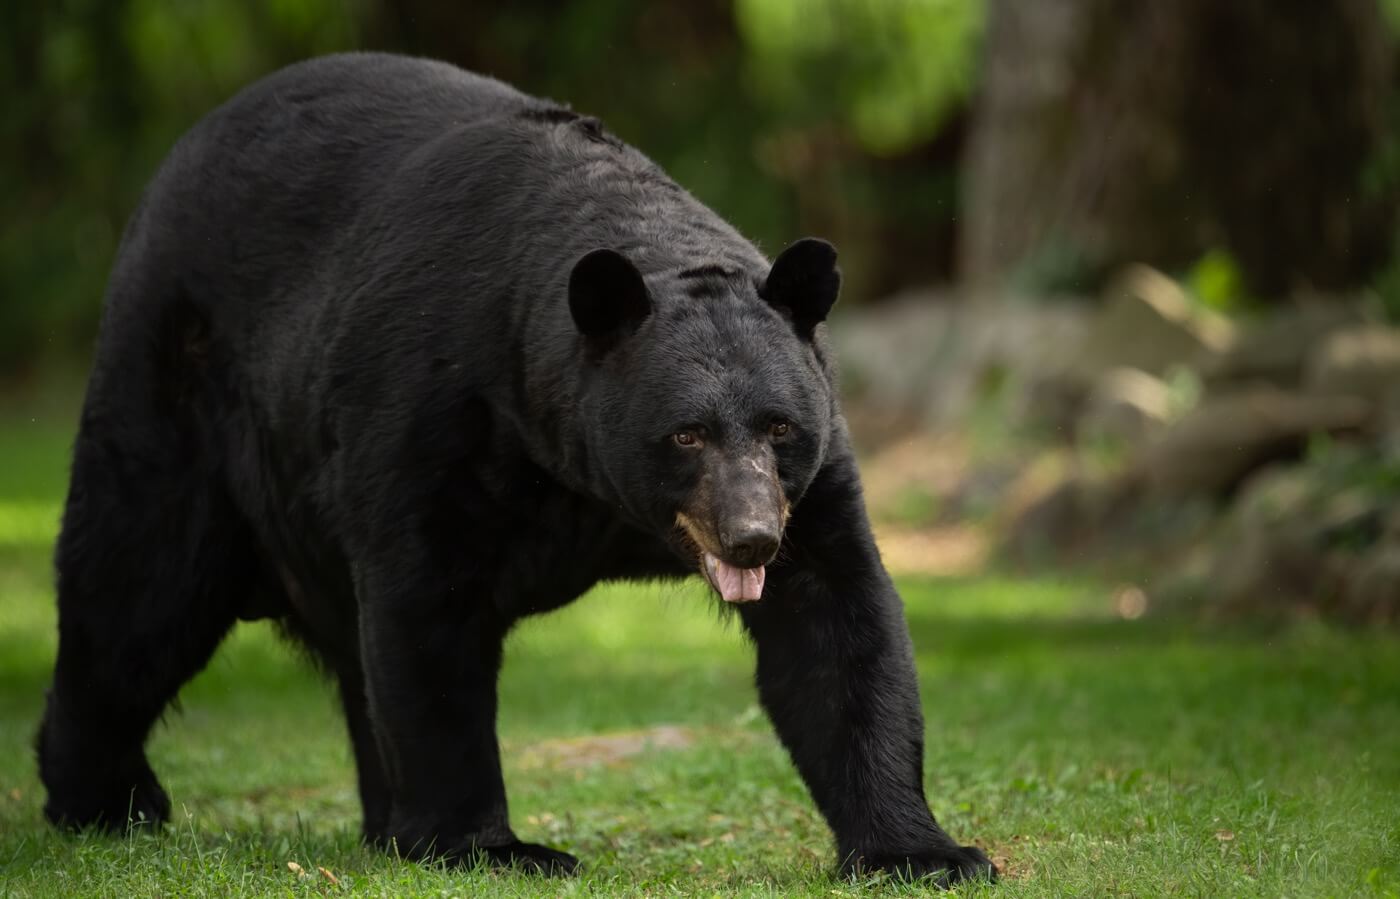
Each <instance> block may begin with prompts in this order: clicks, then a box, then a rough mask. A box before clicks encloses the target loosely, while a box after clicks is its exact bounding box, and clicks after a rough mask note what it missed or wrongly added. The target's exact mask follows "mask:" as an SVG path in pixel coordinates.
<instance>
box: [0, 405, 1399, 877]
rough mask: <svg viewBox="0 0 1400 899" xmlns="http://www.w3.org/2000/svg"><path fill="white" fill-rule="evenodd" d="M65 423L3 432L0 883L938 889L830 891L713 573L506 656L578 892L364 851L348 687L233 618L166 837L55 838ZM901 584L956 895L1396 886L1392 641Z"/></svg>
mask: <svg viewBox="0 0 1400 899" xmlns="http://www.w3.org/2000/svg"><path fill="white" fill-rule="evenodd" d="M66 421H67V419H65V418H63V417H62V416H58V417H56V418H52V419H50V418H44V417H32V416H19V415H10V416H8V417H4V418H0V894H13V895H20V896H29V895H37V896H43V895H53V896H60V895H61V896H68V895H84V894H85V895H110V896H154V895H163V896H170V895H181V896H185V895H191V896H193V895H217V896H225V895H279V896H281V895H286V896H295V895H330V894H336V893H347V894H349V893H356V894H365V895H383V896H399V895H430V896H439V895H441V896H469V895H470V896H483V895H485V896H490V895H540V894H548V895H569V894H580V893H586V894H614V893H616V894H625V895H663V894H682V895H715V894H721V895H729V894H743V895H771V896H788V895H823V896H829V895H855V894H858V893H860V894H880V895H887V894H891V893H907V892H915V891H917V890H916V889H915V888H910V887H906V886H901V885H896V884H891V883H887V882H880V881H867V882H860V883H857V882H851V881H841V880H833V879H831V877H830V875H829V870H830V866H831V862H832V850H831V846H830V843H829V837H828V835H827V832H826V829H825V826H824V825H823V823H822V822H821V820H820V819H819V818H818V816H817V814H816V813H815V811H814V810H813V808H812V806H811V804H810V802H809V800H808V798H807V796H806V794H805V791H804V790H803V788H802V785H801V783H800V782H799V781H798V779H797V777H796V775H795V774H794V773H793V771H792V769H791V767H790V765H789V764H788V762H787V761H786V759H785V757H784V755H783V753H782V750H781V748H780V747H779V746H778V745H777V744H776V742H775V741H774V739H773V737H772V736H771V733H770V731H769V729H768V727H767V724H766V722H765V721H764V719H763V717H762V715H761V714H760V713H759V711H758V709H757V708H756V705H755V696H754V691H753V688H752V686H751V684H750V673H749V672H750V666H751V661H752V660H751V653H750V650H749V649H748V648H747V647H746V646H745V644H744V642H743V640H742V639H741V637H740V635H739V634H738V633H737V632H736V631H735V629H733V628H732V627H727V626H725V625H724V624H723V623H722V622H721V621H720V620H719V619H718V616H716V615H715V614H714V612H713V603H712V601H710V600H709V599H708V598H706V597H705V596H704V595H703V593H702V591H701V590H700V589H698V587H696V586H694V585H690V586H680V587H671V588H660V589H658V588H630V587H628V588H623V587H609V588H605V589H600V590H597V591H595V592H594V593H593V594H591V595H589V596H587V597H585V598H584V599H582V600H581V601H579V602H578V603H576V604H575V605H573V606H572V607H570V608H569V609H567V610H565V611H563V612H561V613H558V614H556V615H553V616H549V617H546V618H544V619H541V620H538V621H532V622H528V623H526V624H525V625H523V626H522V627H521V628H520V629H519V631H518V633H517V634H516V635H515V636H514V637H513V639H512V641H511V644H510V650H509V657H508V661H507V663H506V669H505V674H504V678H503V683H502V688H501V692H502V709H503V711H502V715H501V732H502V735H503V739H504V743H505V752H504V755H505V759H506V768H507V772H506V773H507V781H508V784H509V787H510V790H511V799H512V803H513V804H512V811H513V816H514V820H515V823H516V828H517V830H518V831H519V832H520V834H521V835H522V836H523V837H524V838H526V839H536V840H542V841H547V842H550V843H553V844H555V845H558V846H561V847H562V848H565V849H568V850H569V851H572V852H574V853H576V854H578V855H579V856H581V857H582V858H583V859H584V862H585V865H586V870H585V873H584V875H583V876H582V877H580V878H578V879H576V880H572V881H567V882H562V883H560V882H548V883H546V882H541V881H537V880H531V879H528V878H523V877H519V876H514V875H503V874H495V873H489V872H449V871H444V870H441V869H436V868H430V867H422V866H418V865H414V864H411V863H406V862H400V861H397V860H395V859H392V858H389V857H386V856H383V855H380V854H377V853H375V852H371V851H368V850H365V849H362V848H361V847H360V846H359V845H358V844H357V842H356V838H355V828H356V823H357V815H358V807H357V801H356V797H355V793H354V789H353V769H352V765H351V760H350V755H349V751H348V748H347V744H346V740H345V736H344V730H343V726H342V724H341V722H340V720H339V718H338V716H337V714H336V712H335V711H334V703H333V696H332V694H331V692H330V690H329V689H328V688H327V687H326V686H325V685H324V684H323V683H322V682H320V680H319V679H318V678H317V676H315V675H314V674H313V673H312V672H311V671H310V669H309V668H308V666H307V665H306V664H305V663H304V662H303V661H301V660H300V659H299V658H298V657H297V655H296V653H294V652H292V651H290V650H289V649H288V648H286V647H285V646H284V645H283V644H281V643H280V642H279V641H278V640H277V639H276V638H275V636H274V635H273V633H272V631H271V630H270V629H269V628H268V627H266V626H264V625H243V626H241V627H240V628H239V630H238V631H237V632H236V633H235V635H234V636H233V638H232V639H231V640H230V641H229V643H228V644H227V645H226V646H225V647H224V649H223V650H222V651H221V652H220V654H219V655H218V656H217V657H216V658H215V660H214V661H213V663H212V664H211V665H210V667H209V669H208V670H207V671H206V672H205V673H204V674H203V675H202V676H201V677H200V678H199V679H198V680H197V681H195V682H194V683H192V684H191V685H190V686H189V687H188V688H187V689H186V690H185V691H184V693H183V696H182V706H183V711H182V712H179V713H172V714H171V715H170V716H169V720H168V721H167V723H166V724H165V725H163V726H160V727H159V728H158V729H157V733H156V735H155V737H154V739H153V740H152V743H151V746H150V754H151V757H152V760H153V764H154V766H155V768H156V769H157V771H158V772H159V773H160V774H161V776H162V778H163V779H164V782H165V785H166V787H167V788H168V790H169V791H170V794H171V796H172V798H173V800H174V803H175V808H176V817H175V821H174V823H173V825H172V826H170V827H168V828H167V829H166V830H165V831H164V832H162V833H157V834H140V835H137V836H136V837H134V838H132V839H119V838H111V837H100V836H78V837H74V836H68V835H63V834H59V833H56V832H54V831H53V830H51V829H50V828H48V827H47V826H46V825H45V824H44V822H43V820H42V818H41V815H40V807H41V805H42V791H41V789H40V787H39V784H38V781H37V778H36V776H35V771H34V764H33V759H32V753H31V750H30V740H31V735H32V732H33V729H34V725H35V721H36V720H37V717H38V715H39V712H40V708H41V702H42V696H43V690H44V687H45V684H46V681H47V676H48V667H49V665H50V663H51V659H52V653H53V646H54V644H53V612H52V591H51V586H50V574H49V567H48V565H49V563H48V554H49V544H50V542H51V539H52V533H53V529H54V523H55V521H56V520H57V513H58V503H59V497H60V494H61V489H62V483H63V472H64V467H65V464H66V459H65V457H66V452H67V443H68V433H67V431H66V429H65V427H64V422H66ZM901 587H902V590H903V593H904V596H905V599H906V601H907V603H908V608H909V617H910V622H911V625H912V627H913V631H914V639H915V643H916V645H917V648H918V654H919V669H920V672H921V677H922V685H923V696H924V702H925V708H926V713H927V719H928V747H929V748H928V759H927V786H928V792H929V796H930V797H931V799H932V802H933V805H934V810H935V812H936V813H938V815H939V817H940V820H941V821H942V822H943V823H944V825H945V826H946V827H947V828H948V829H949V830H950V831H951V832H952V833H954V834H955V835H957V836H958V837H960V838H963V839H965V840H975V841H976V842H978V843H979V844H980V845H982V846H983V847H985V848H987V849H988V850H989V852H990V853H991V854H993V855H994V856H997V857H999V858H1000V859H1002V860H1003V863H1004V866H1005V867H1006V869H1007V871H1008V874H1009V876H1008V877H1007V878H1006V879H1005V880H1004V881H1003V882H1002V883H1001V884H1000V885H998V886H995V887H991V888H983V887H976V888H965V889H964V890H962V891H961V892H962V894H963V895H970V894H976V895H996V896H1008V897H1011V896H1063V895H1085V896H1102V895H1134V896H1141V895H1191V896H1245V895H1260V896H1285V895H1288V896H1346V895H1386V896H1396V895H1398V894H1400V639H1397V638H1396V637H1395V636H1394V635H1377V634H1361V633H1343V632H1339V631H1335V630H1331V629H1328V628H1325V627H1322V626H1319V625H1302V624H1300V625H1294V626H1292V627H1290V628H1288V629H1285V630H1273V631H1270V632H1267V633H1251V632H1250V631H1247V630H1243V629H1228V630H1205V629H1203V628H1198V627H1192V626H1188V625H1184V624H1181V623H1173V622H1166V621H1157V620H1154V619H1152V618H1151V617H1150V616H1149V617H1148V618H1145V619H1141V620H1136V621H1123V620H1119V619H1117V618H1116V617H1114V615H1113V614H1112V604H1111V601H1110V598H1109V591H1108V590H1107V589H1106V588H1104V587H1103V586H1100V585H1095V584H1093V583H1085V582H1076V581H1065V582H1052V581H1047V580H1035V581H1027V580H1015V579H1010V578H1006V577H999V576H985V577H979V578H975V579H961V580H936V579H906V580H903V581H902V582H901ZM658 724H674V725H680V726H683V727H685V728H687V729H688V733H690V735H691V736H692V743H691V744H690V745H689V746H688V747H684V748H679V749H655V750H652V751H649V752H644V753H642V754H640V755H635V756H632V757H629V758H625V759H621V760H613V761H610V762H605V763H599V764H577V762H578V761H579V757H580V756H583V757H585V758H586V757H587V756H588V752H589V748H588V746H589V744H587V743H578V742H577V741H576V738H579V737H581V736H584V735H589V734H609V733H614V732H619V731H630V730H636V729H639V728H645V727H650V726H654V725H658ZM570 741H574V742H570ZM541 747H543V749H542V748H541ZM570 749H572V750H573V751H572V752H570V751H568V750H570ZM288 862H296V863H297V864H298V865H300V866H301V868H302V870H303V871H304V872H305V875H304V876H300V877H299V876H298V875H297V874H296V873H294V872H293V871H292V870H291V869H289V867H288ZM318 867H324V868H325V869H327V870H328V871H330V872H332V874H333V875H334V876H335V877H336V878H337V879H338V885H337V884H333V883H332V882H331V881H330V880H329V879H327V878H326V877H325V876H324V875H322V874H321V873H319V872H318V870H317V868H318Z"/></svg>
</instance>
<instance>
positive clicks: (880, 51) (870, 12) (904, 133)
mask: <svg viewBox="0 0 1400 899" xmlns="http://www.w3.org/2000/svg"><path fill="white" fill-rule="evenodd" d="M735 13H736V19H737V22H738V25H739V30H740V32H741V33H742V34H743V37H744V40H745V42H746V43H747V44H748V45H749V47H750V48H751V50H752V54H751V56H750V58H749V61H748V62H749V69H750V73H751V78H752V80H753V83H754V85H755V87H756V89H757V90H758V92H759V93H760V95H762V96H764V97H766V98H768V99H769V100H770V102H771V103H772V105H773V107H774V108H776V109H780V110H784V111H786V114H787V116H788V117H789V119H790V120H791V121H793V122H797V123H813V122H824V121H826V120H827V119H829V118H830V116H831V112H832V110H833V108H834V109H836V110H838V111H839V115H840V117H841V120H842V121H843V123H844V124H845V126H846V127H847V128H848V129H849V131H850V133H851V135H852V137H853V138H854V139H855V140H856V141H857V142H858V143H859V144H860V145H861V146H862V147H863V148H865V149H867V150H869V151H871V152H873V153H876V154H881V155H888V154H894V153H899V152H903V151H907V150H909V149H911V148H912V147H915V146H917V145H918V144H920V143H921V142H923V141H926V140H929V139H930V138H932V137H934V136H935V135H936V134H937V133H938V130H939V128H940V127H941V126H942V125H943V123H944V120H945V119H946V118H947V116H948V115H949V113H950V112H951V111H952V110H953V109H954V108H955V107H956V106H958V105H959V104H960V103H962V102H963V101H964V100H965V98H966V97H967V95H968V93H969V92H970V91H971V89H972V84H973V71H974V57H975V55H976V52H977V48H978V42H979V38H980V36H981V31H982V22H983V15H982V2H981V0H888V2H883V3H869V2H865V0H736V3H735Z"/></svg>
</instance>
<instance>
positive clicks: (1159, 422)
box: [1076, 368, 1171, 444]
mask: <svg viewBox="0 0 1400 899" xmlns="http://www.w3.org/2000/svg"><path fill="white" fill-rule="evenodd" d="M1170 416H1171V390H1170V388H1168V387H1167V384H1166V382H1165V381H1163V380H1162V379H1161V378H1158V377H1154V376H1153V375H1149V374H1148V373H1147V372H1145V371H1142V370H1140V369H1136V368H1115V369H1111V370H1110V371H1108V372H1105V373H1104V374H1103V375H1102V376H1101V377H1100V378H1099V379H1098V380H1097V381H1096V382H1095V383H1094V386H1093V388H1092V389H1091V390H1090V391H1089V396H1088V399H1087V400H1086V401H1085V406H1084V412H1083V414H1082V415H1081V416H1080V418H1079V421H1078V424H1077V428H1076V432H1077V434H1078V435H1081V436H1085V437H1090V438H1104V437H1108V438H1113V439H1117V440H1123V441H1126V442H1129V443H1134V444H1136V443H1142V442H1143V441H1144V440H1146V439H1147V438H1148V437H1151V436H1154V435H1156V434H1158V433H1160V432H1161V431H1162V430H1163V429H1164V428H1165V427H1166V426H1167V420H1168V419H1169V418H1170Z"/></svg>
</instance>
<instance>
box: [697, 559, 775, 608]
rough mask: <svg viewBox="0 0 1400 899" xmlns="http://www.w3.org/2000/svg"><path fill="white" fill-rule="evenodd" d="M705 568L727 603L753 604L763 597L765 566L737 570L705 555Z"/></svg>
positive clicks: (726, 563) (720, 560)
mask: <svg viewBox="0 0 1400 899" xmlns="http://www.w3.org/2000/svg"><path fill="white" fill-rule="evenodd" d="M705 567H706V568H708V569H709V573H710V581H711V582H712V583H713V584H714V585H715V589H716V590H718V591H719V595H720V596H723V597H724V601H725V602H753V601H754V600H756V599H758V598H759V597H761V596H763V577H764V575H765V574H766V572H765V571H764V569H763V566H761V565H760V566H759V567H757V568H736V567H734V566H733V565H730V564H729V563H728V562H725V561H723V560H722V559H719V558H717V557H716V556H712V555H710V554H709V553H705Z"/></svg>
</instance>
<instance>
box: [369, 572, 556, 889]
mask: <svg viewBox="0 0 1400 899" xmlns="http://www.w3.org/2000/svg"><path fill="white" fill-rule="evenodd" d="M415 562H416V564H415ZM408 572H413V574H412V575H408V574H407V573H408ZM362 575H363V576H362V577H361V578H360V583H359V584H358V585H357V590H358V592H359V594H360V644H361V645H360V649H361V653H362V658H363V660H364V670H365V687H366V696H367V699H368V703H369V715H370V719H371V720H372V722H373V726H374V734H375V738H376V740H377V742H378V746H379V752H380V756H381V758H382V760H383V765H384V770H385V774H386V776H387V779H388V782H389V790H390V793H391V797H392V798H391V805H390V810H389V815H388V822H387V825H386V826H385V827H384V837H385V838H386V840H387V842H388V843H389V845H390V846H391V847H396V848H397V851H398V852H400V853H402V854H403V855H405V856H408V857H411V858H420V859H443V860H446V861H449V862H451V863H453V864H462V865H473V864H476V863H478V862H481V861H484V862H486V863H487V864H489V865H492V866H497V867H512V868H517V869H523V870H525V871H529V872H532V873H541V874H572V873H573V872H574V871H576V870H577V868H578V859H576V858H574V857H573V856H572V855H569V854H567V853H564V852H559V851H557V850H554V849H550V848H548V847H546V846H539V845H535V844H533V843H525V842H522V841H521V840H519V839H518V838H517V837H516V836H515V833H514V832H513V831H512V830H511V827H510V820H509V814H508V810H507V805H506V792H505V783H504V781H503V779H502V776H501V760H500V749H499V745H498V743H497V739H496V678H497V674H498V672H499V670H500V665H501V652H502V644H503V641H504V638H505V633H506V623H505V622H503V621H501V620H500V619H499V616H497V615H495V614H494V613H493V612H492V611H491V610H490V608H489V604H488V603H485V602H482V601H480V600H481V596H480V594H479V593H478V594H477V595H476V596H473V595H472V591H470V590H469V589H466V585H464V584H455V585H454V584H453V583H452V579H451V578H450V577H448V576H447V573H446V572H443V571H442V570H441V569H440V568H435V567H433V566H432V565H430V564H427V563H426V561H425V559H424V558H423V557H421V556H420V557H419V558H418V559H416V560H414V559H412V558H408V559H402V560H400V561H399V562H397V563H395V564H392V565H378V566H367V568H366V569H365V570H362Z"/></svg>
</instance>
